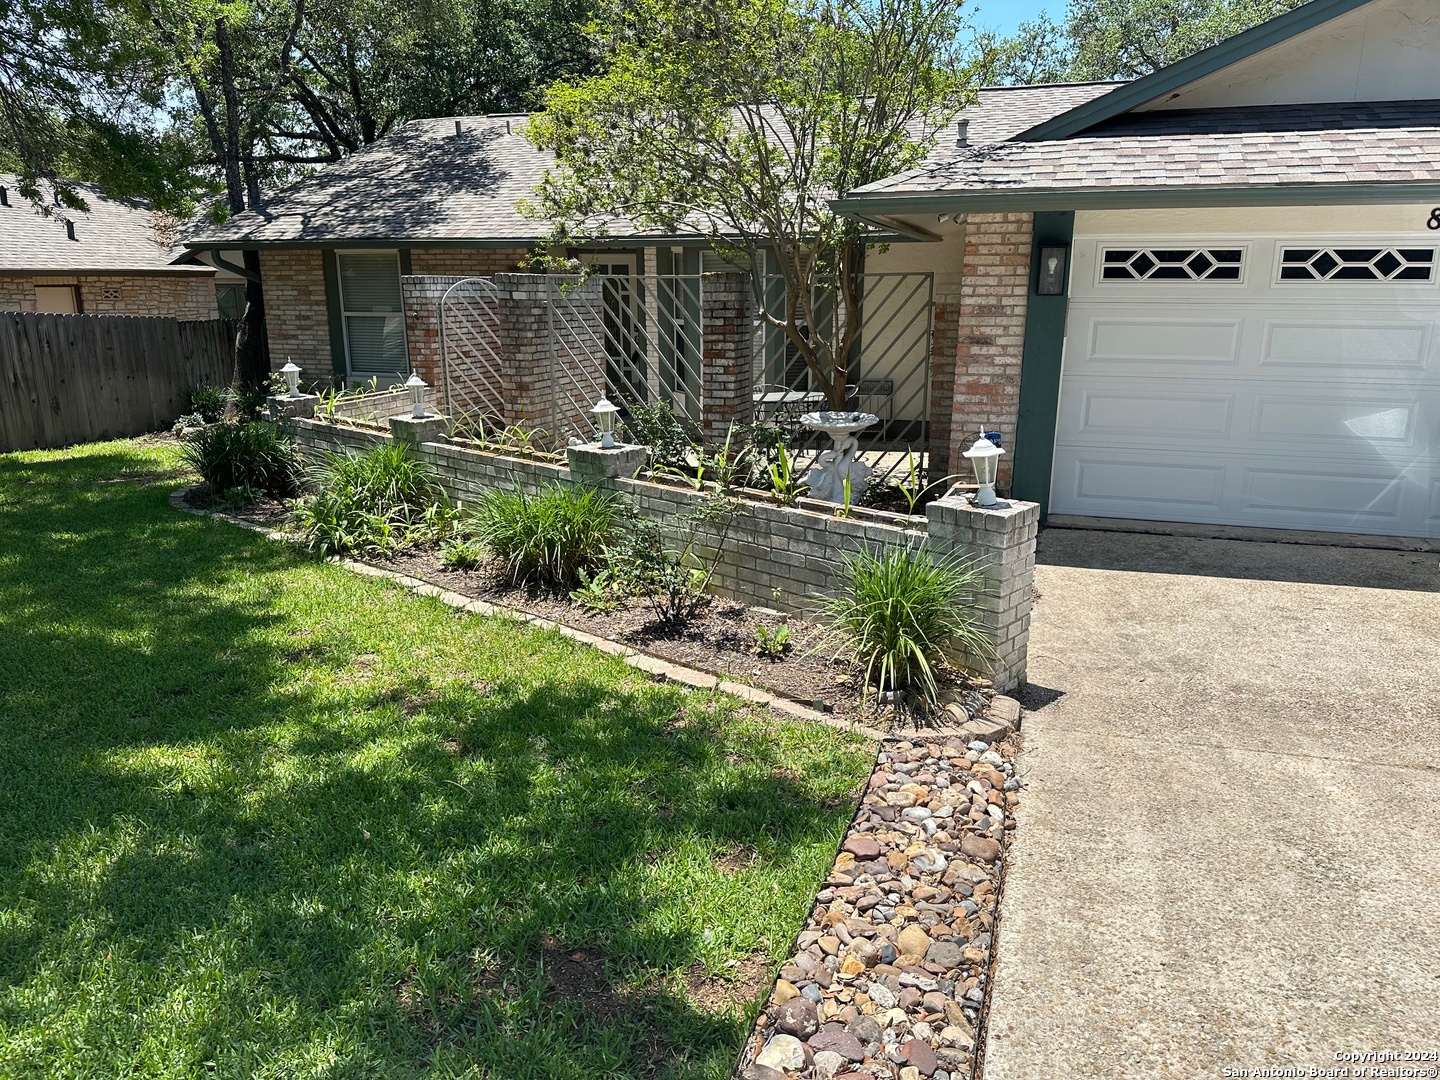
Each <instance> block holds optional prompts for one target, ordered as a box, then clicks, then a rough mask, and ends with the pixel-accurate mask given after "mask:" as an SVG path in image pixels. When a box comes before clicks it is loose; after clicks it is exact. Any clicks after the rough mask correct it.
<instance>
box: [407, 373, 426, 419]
mask: <svg viewBox="0 0 1440 1080" xmlns="http://www.w3.org/2000/svg"><path fill="white" fill-rule="evenodd" d="M405 389H406V390H409V391H410V416H411V418H412V419H415V420H423V419H425V390H426V386H425V380H424V379H422V378H420V376H419V375H414V374H412V375H411V376H410V378H408V379H406V380H405Z"/></svg>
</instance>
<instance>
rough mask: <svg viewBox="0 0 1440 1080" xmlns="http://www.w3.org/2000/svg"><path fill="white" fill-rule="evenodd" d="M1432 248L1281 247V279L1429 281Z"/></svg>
mask: <svg viewBox="0 0 1440 1080" xmlns="http://www.w3.org/2000/svg"><path fill="white" fill-rule="evenodd" d="M1434 274H1435V249H1434V248H1411V247H1404V248H1400V247H1353V248H1352V247H1344V248H1341V247H1284V248H1281V249H1280V280H1281V281H1430V280H1431V279H1432V278H1433V277H1434Z"/></svg>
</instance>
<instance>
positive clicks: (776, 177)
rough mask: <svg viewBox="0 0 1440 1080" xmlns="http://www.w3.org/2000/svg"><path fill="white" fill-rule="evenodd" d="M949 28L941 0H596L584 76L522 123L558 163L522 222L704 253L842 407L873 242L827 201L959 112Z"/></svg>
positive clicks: (960, 77)
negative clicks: (772, 276)
mask: <svg viewBox="0 0 1440 1080" xmlns="http://www.w3.org/2000/svg"><path fill="white" fill-rule="evenodd" d="M961 26H962V21H961V16H960V3H959V2H958V0H707V2H706V3H703V4H692V3H689V2H687V0H604V2H603V3H602V4H601V7H600V13H599V18H597V20H596V22H595V23H594V24H593V25H592V28H591V37H592V40H593V42H594V47H595V49H596V52H597V54H598V56H599V63H600V64H601V66H602V70H601V72H600V74H597V75H594V76H592V77H589V78H584V79H578V80H567V81H564V82H562V83H559V84H557V85H556V86H554V87H552V88H551V90H550V91H549V93H548V94H547V96H546V102H545V110H544V112H543V113H541V114H540V115H539V116H538V117H536V118H535V119H534V120H533V121H532V122H531V124H530V127H529V132H530V137H531V138H532V139H533V140H534V142H535V143H536V144H537V145H538V146H540V147H543V148H548V149H552V150H554V151H555V153H556V156H557V165H556V167H555V168H554V169H553V170H552V171H551V172H550V173H549V174H548V175H547V177H546V178H545V181H544V183H543V184H542V186H541V188H540V194H539V197H538V198H537V199H536V201H535V205H534V207H533V208H532V210H533V212H534V213H535V214H536V215H537V216H543V217H545V218H548V219H549V220H550V221H552V222H553V223H555V226H554V232H553V235H552V236H551V240H552V241H554V242H555V243H556V244H571V243H575V242H577V241H581V240H593V239H597V238H600V237H603V236H605V235H606V234H607V231H608V227H609V224H610V223H611V222H612V221H613V220H614V219H616V218H623V219H627V220H629V221H631V222H633V223H635V224H637V225H639V226H640V227H642V228H646V229H654V230H659V231H661V232H664V233H668V234H671V235H688V236H695V237H700V238H703V239H705V240H707V241H709V243H710V244H711V245H712V246H713V247H715V248H716V249H717V250H720V251H721V252H723V253H726V254H727V256H728V257H730V258H731V259H732V260H734V261H737V262H739V263H741V264H742V265H745V266H748V268H749V270H750V276H751V280H752V282H753V283H754V288H755V290H756V298H757V301H758V307H759V310H760V311H761V317H762V318H763V319H764V320H765V321H766V322H767V323H769V324H770V325H772V326H774V327H776V328H778V329H779V330H780V331H782V332H783V333H784V334H785V335H786V336H787V337H788V338H789V340H790V341H791V342H792V343H793V344H794V346H795V348H796V350H797V351H798V353H799V355H800V356H802V357H803V358H804V359H805V361H806V364H807V365H808V367H809V368H810V371H811V373H812V375H813V376H814V379H815V382H816V384H817V385H818V387H819V388H821V389H823V391H824V392H825V394H826V397H827V399H828V401H829V402H830V404H831V405H832V406H834V407H837V408H839V407H843V404H844V401H845V397H846V389H845V388H846V383H847V381H848V375H849V358H850V356H851V353H852V351H853V348H854V346H855V344H856V342H857V339H858V334H859V324H860V320H859V304H860V294H859V288H858V285H859V275H860V273H861V270H862V268H863V257H864V251H865V248H866V247H867V245H868V244H870V243H873V241H874V237H873V235H872V234H870V233H869V232H868V231H867V230H866V228H865V227H864V226H862V225H860V224H859V223H857V222H855V221H852V220H848V219H845V218H842V217H840V216H838V215H836V214H835V213H834V212H833V211H832V210H831V208H830V204H829V200H830V199H831V198H832V197H833V196H834V195H836V194H837V193H841V192H846V191H849V190H851V189H852V188H855V187H858V186H860V185H862V184H866V183H869V182H870V181H873V180H877V179H879V178H881V177H884V176H888V175H891V174H892V173H895V172H898V171H900V170H903V169H906V168H908V167H910V166H912V165H914V164H916V163H918V162H919V161H920V160H921V159H922V158H923V157H924V155H925V153H926V150H927V148H928V147H929V146H930V145H931V144H932V143H933V141H934V137H935V132H937V131H938V129H940V128H941V127H943V126H944V125H945V124H947V123H949V121H950V120H951V119H952V118H953V117H954V115H955V113H956V112H957V111H958V110H959V109H960V108H961V107H963V105H964V104H965V95H966V89H965V77H964V69H963V64H962V60H961V57H960V54H959V50H958V48H957V38H958V34H959V31H960V29H961ZM771 272H773V273H776V274H778V275H779V277H780V278H781V279H783V281H784V285H785V301H784V303H783V305H780V306H779V308H778V309H777V307H776V305H774V304H767V303H766V302H765V301H766V299H767V298H766V295H765V294H766V289H765V280H766V276H767V274H768V273H771Z"/></svg>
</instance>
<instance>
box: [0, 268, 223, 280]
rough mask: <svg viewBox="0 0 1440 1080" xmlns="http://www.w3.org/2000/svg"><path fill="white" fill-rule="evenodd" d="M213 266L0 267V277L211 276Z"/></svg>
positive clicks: (213, 269) (213, 271) (213, 270)
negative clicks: (77, 275) (94, 275)
mask: <svg viewBox="0 0 1440 1080" xmlns="http://www.w3.org/2000/svg"><path fill="white" fill-rule="evenodd" d="M213 273H215V268H214V267H213V266H174V265H168V266H0V276H5V277H14V276H16V275H17V274H38V275H43V276H47V277H66V276H68V277H74V276H75V275H76V274H97V275H101V276H104V277H121V276H126V275H128V276H131V277H173V276H179V275H184V274H213Z"/></svg>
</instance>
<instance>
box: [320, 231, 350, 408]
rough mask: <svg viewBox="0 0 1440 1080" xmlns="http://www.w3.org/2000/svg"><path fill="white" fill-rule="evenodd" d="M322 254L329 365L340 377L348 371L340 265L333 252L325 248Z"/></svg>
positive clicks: (343, 376)
mask: <svg viewBox="0 0 1440 1080" xmlns="http://www.w3.org/2000/svg"><path fill="white" fill-rule="evenodd" d="M321 254H322V262H323V263H324V266H325V311H326V314H327V315H328V316H329V322H330V366H331V368H332V369H333V370H334V372H335V374H336V375H339V376H340V377H341V378H342V379H343V378H345V377H346V376H347V375H348V374H349V372H350V367H349V364H348V363H347V362H346V360H345V324H344V322H343V319H342V316H341V314H340V267H339V266H338V265H337V264H336V262H335V252H334V250H332V249H326V250H325V251H324V252H322V253H321Z"/></svg>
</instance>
